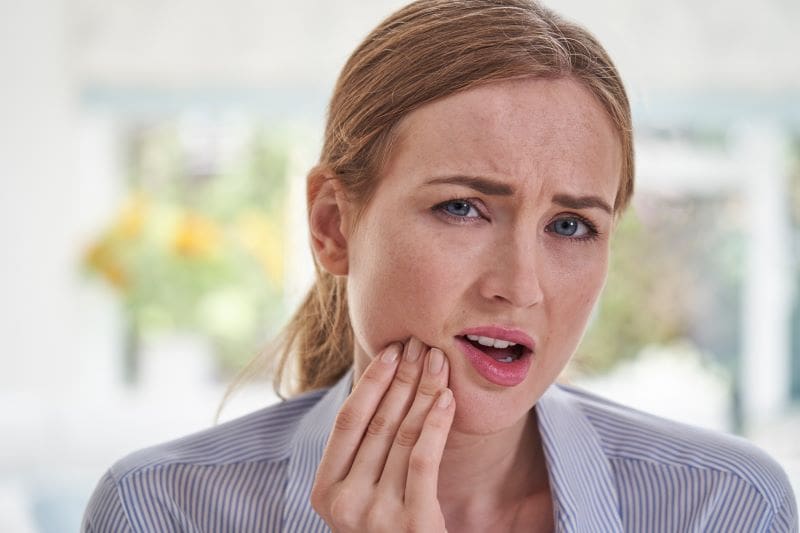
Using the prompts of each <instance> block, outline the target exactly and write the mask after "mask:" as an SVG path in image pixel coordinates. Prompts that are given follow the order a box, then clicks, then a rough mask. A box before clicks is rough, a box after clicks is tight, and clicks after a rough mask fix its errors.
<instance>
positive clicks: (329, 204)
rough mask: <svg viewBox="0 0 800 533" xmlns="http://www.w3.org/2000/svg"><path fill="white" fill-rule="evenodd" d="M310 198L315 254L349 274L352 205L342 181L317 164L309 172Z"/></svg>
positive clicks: (332, 268) (335, 270) (334, 269)
mask: <svg viewBox="0 0 800 533" xmlns="http://www.w3.org/2000/svg"><path fill="white" fill-rule="evenodd" d="M307 201H308V226H309V230H310V232H311V247H312V249H313V251H314V256H315V257H316V258H317V261H318V262H319V264H320V266H322V268H324V269H325V270H327V271H328V272H330V273H331V274H333V275H334V276H345V275H347V270H348V260H347V259H348V258H347V236H346V235H345V233H346V231H345V228H346V224H345V221H346V220H347V217H346V213H347V209H348V207H349V205H348V203H347V199H346V197H345V195H344V191H343V189H342V187H341V183H340V182H339V181H338V179H337V178H336V177H335V176H334V175H333V173H331V172H329V171H328V170H327V169H326V168H324V167H315V168H314V169H312V170H311V172H310V173H309V175H308V196H307Z"/></svg>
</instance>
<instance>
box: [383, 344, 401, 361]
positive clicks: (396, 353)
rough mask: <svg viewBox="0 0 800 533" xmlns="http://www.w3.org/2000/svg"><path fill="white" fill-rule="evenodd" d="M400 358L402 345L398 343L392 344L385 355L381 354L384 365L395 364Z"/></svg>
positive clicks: (385, 351)
mask: <svg viewBox="0 0 800 533" xmlns="http://www.w3.org/2000/svg"><path fill="white" fill-rule="evenodd" d="M398 357H400V345H399V344H397V343H394V344H390V345H389V347H388V348H386V350H384V352H383V354H381V361H383V362H384V363H394V362H395V361H397V358H398Z"/></svg>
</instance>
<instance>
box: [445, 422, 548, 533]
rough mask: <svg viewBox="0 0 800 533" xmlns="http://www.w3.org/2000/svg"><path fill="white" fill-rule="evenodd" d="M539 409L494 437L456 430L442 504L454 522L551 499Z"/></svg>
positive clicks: (496, 514)
mask: <svg viewBox="0 0 800 533" xmlns="http://www.w3.org/2000/svg"><path fill="white" fill-rule="evenodd" d="M549 490H550V489H549V483H548V478H547V466H546V463H545V459H544V452H543V449H542V443H541V438H540V435H539V430H538V424H537V420H536V414H535V411H532V412H531V413H530V414H529V415H528V416H526V417H524V418H523V419H522V420H520V422H519V423H518V424H515V425H514V426H512V427H510V428H507V429H506V430H504V431H501V432H498V433H495V434H492V435H469V434H464V433H460V432H458V431H456V430H453V431H451V433H450V436H449V437H448V440H447V447H446V449H445V453H444V456H443V457H442V463H441V467H440V469H439V502H440V504H441V506H442V510H443V512H444V513H445V517H446V519H447V520H448V523H453V522H454V521H455V522H462V521H463V522H465V523H472V524H475V523H479V522H484V523H485V522H486V521H487V520H488V521H492V520H495V519H496V520H501V519H503V517H506V518H507V517H509V516H511V517H512V518H513V514H514V513H515V510H518V509H519V508H520V507H521V506H522V505H524V503H525V502H530V501H531V498H532V497H541V496H542V495H547V496H548V497H549Z"/></svg>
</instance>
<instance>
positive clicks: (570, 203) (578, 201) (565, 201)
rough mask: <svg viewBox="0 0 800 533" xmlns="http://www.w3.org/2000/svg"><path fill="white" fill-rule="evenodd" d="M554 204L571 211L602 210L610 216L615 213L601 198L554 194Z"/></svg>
mask: <svg viewBox="0 0 800 533" xmlns="http://www.w3.org/2000/svg"><path fill="white" fill-rule="evenodd" d="M553 203H555V204H558V205H560V206H563V207H567V208H569V209H586V208H590V207H594V208H597V209H602V210H603V211H605V212H606V213H608V214H609V215H611V214H613V213H614V210H613V209H611V206H610V205H608V203H606V201H605V200H603V199H602V198H600V197H599V196H571V195H569V194H554V195H553Z"/></svg>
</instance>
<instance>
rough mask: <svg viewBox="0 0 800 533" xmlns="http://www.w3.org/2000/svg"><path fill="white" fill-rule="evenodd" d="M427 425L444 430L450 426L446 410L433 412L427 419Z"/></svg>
mask: <svg viewBox="0 0 800 533" xmlns="http://www.w3.org/2000/svg"><path fill="white" fill-rule="evenodd" d="M425 425H426V426H429V427H432V428H433V429H438V430H442V431H444V430H446V429H448V427H449V426H450V420H449V417H448V416H447V413H446V412H433V413H430V414H429V415H428V417H427V418H426V419H425Z"/></svg>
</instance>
